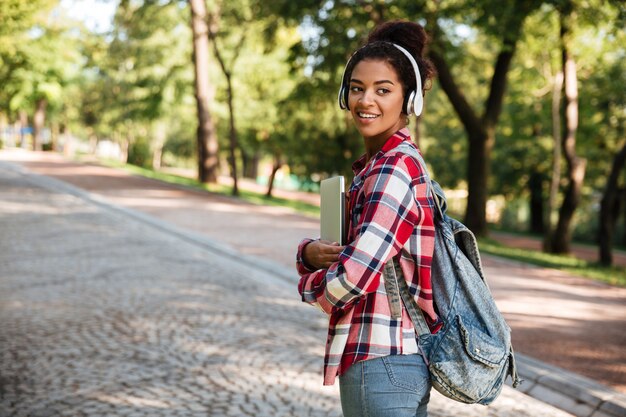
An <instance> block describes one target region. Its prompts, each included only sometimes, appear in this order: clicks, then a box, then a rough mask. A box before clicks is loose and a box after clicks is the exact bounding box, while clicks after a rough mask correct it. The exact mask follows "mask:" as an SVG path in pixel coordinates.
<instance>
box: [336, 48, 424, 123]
mask: <svg viewBox="0 0 626 417" xmlns="http://www.w3.org/2000/svg"><path fill="white" fill-rule="evenodd" d="M385 42H386V41H385ZM386 43H390V44H392V45H393V46H394V47H396V49H398V50H399V51H400V52H402V53H403V54H404V55H405V56H406V57H407V58H408V59H409V62H411V65H412V66H413V73H414V74H415V90H413V91H408V92H407V98H405V99H406V100H405V102H406V109H404V111H405V113H406V114H411V113H415V115H416V116H419V115H420V114H422V110H423V108H424V97H423V96H422V79H421V77H420V72H419V67H418V66H417V62H416V61H415V58H413V55H411V53H410V52H409V51H407V50H406V49H404V48H403V47H402V46H400V45H397V44H395V43H393V42H386ZM368 45H369V44H368ZM366 46H367V45H365V46H362V47H361V48H359V49H357V50H356V51H355V52H354V53H353V54H352V55H351V56H350V59H348V62H347V63H346V66H345V67H344V69H343V75H342V76H341V87H340V88H339V94H338V96H337V101H338V102H339V107H341V108H342V109H343V110H346V109H349V108H348V97H347V96H348V94H347V92H348V89H347V85H346V84H347V83H346V70H347V69H348V66H349V65H350V62H351V61H352V58H353V57H354V55H356V53H357V52H359V51H360V50H361V49H363V48H365V47H366Z"/></svg>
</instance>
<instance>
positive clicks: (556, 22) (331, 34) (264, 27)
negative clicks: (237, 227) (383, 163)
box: [0, 0, 626, 263]
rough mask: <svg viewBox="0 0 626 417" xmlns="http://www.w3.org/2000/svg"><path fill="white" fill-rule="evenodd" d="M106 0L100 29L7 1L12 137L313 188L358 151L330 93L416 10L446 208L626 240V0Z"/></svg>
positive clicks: (8, 135) (5, 122) (2, 73)
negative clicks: (355, 60)
mask: <svg viewBox="0 0 626 417" xmlns="http://www.w3.org/2000/svg"><path fill="white" fill-rule="evenodd" d="M95 1H100V2H101V3H110V2H113V3H114V6H115V13H114V16H113V18H112V20H111V22H110V24H107V25H106V26H105V27H104V28H103V29H102V30H92V29H90V28H88V27H86V26H85V25H84V23H82V22H81V21H77V20H76V19H73V18H71V17H70V16H69V14H68V13H67V11H68V8H70V7H72V5H73V4H75V3H73V2H72V1H70V0H63V1H61V2H59V1H55V0H29V1H26V0H0V19H1V21H2V23H3V24H2V25H1V26H0V132H1V136H0V141H2V142H3V143H4V144H5V146H6V145H14V146H22V147H28V148H33V149H41V148H42V147H43V148H45V149H49V148H57V149H59V150H62V151H64V152H65V153H67V154H71V153H73V151H74V150H80V151H82V152H98V153H100V154H108V155H109V156H114V157H117V158H121V159H123V160H124V161H127V162H129V163H133V164H137V165H141V166H146V167H151V168H154V169H174V168H176V169H188V170H193V172H196V173H197V176H198V178H199V179H200V180H201V181H203V182H212V181H216V180H217V178H218V176H219V175H227V176H229V177H231V178H232V180H231V183H232V184H234V185H235V187H234V188H233V190H234V192H236V191H237V181H238V180H239V179H240V178H252V179H255V180H258V181H259V182H262V183H264V184H267V186H268V188H267V193H268V195H271V193H272V189H273V188H272V186H273V185H274V184H275V183H276V184H277V183H278V178H279V177H281V178H282V179H290V180H291V184H290V185H291V186H292V187H293V186H299V187H300V188H302V189H313V190H314V189H315V186H316V183H317V182H318V181H319V180H320V179H323V178H325V177H328V176H330V175H336V174H343V175H347V176H348V177H351V175H352V174H351V168H350V166H351V162H352V161H353V160H354V159H356V157H358V156H359V155H360V153H361V152H362V149H363V148H362V143H361V139H360V137H359V135H358V132H357V131H356V130H355V129H354V128H353V127H352V124H351V121H350V120H349V115H348V114H347V113H345V112H342V111H340V110H339V109H338V107H337V105H336V94H337V87H338V83H339V78H340V76H341V73H342V71H343V68H344V66H345V63H346V60H347V59H348V57H349V56H350V54H351V53H352V52H353V51H354V50H355V49H356V48H358V46H359V45H361V44H362V43H363V41H364V39H365V37H366V36H367V34H368V33H369V31H370V30H371V29H372V28H373V27H374V26H375V25H376V24H377V23H379V22H382V21H386V20H390V19H409V20H413V21H417V22H419V23H421V24H423V25H424V26H425V27H426V29H427V31H428V32H429V34H430V35H431V37H432V39H433V42H432V46H431V48H430V50H429V55H430V57H431V59H432V60H433V62H434V63H435V65H436V67H437V69H438V72H439V78H438V79H436V80H435V81H434V82H433V84H432V85H431V86H430V91H429V92H428V93H427V95H426V109H425V112H424V115H423V116H422V117H420V118H419V120H415V119H413V120H411V124H410V129H411V130H412V132H413V135H414V137H415V140H416V142H418V143H419V146H420V147H421V148H422V150H423V152H424V154H425V156H426V160H427V162H428V163H429V164H430V168H431V171H432V173H433V175H434V177H435V178H436V179H437V180H438V181H439V182H440V183H441V184H442V185H443V186H444V187H445V188H447V189H449V190H450V191H449V192H448V195H449V197H450V208H451V210H452V211H453V212H454V213H453V214H455V215H456V216H464V218H465V221H466V223H467V224H468V225H469V226H470V227H471V228H472V229H473V230H474V231H475V232H476V233H477V234H486V233H487V232H488V226H489V227H498V228H503V229H506V230H516V231H528V232H532V233H535V234H538V235H541V236H544V241H545V249H546V250H547V251H552V252H567V251H568V247H569V242H570V241H571V240H572V239H578V240H583V241H588V242H590V243H596V242H600V243H601V245H600V246H601V247H602V251H603V253H604V255H603V256H602V259H603V262H605V263H610V262H611V257H610V251H611V245H613V244H619V245H625V244H626V227H625V224H626V172H625V171H626V170H625V168H624V165H625V163H626V162H625V160H626V156H625V155H626V154H625V151H624V149H625V148H624V147H625V144H626V137H625V136H624V135H625V131H626V129H625V126H626V98H625V96H626V93H625V91H626V68H625V64H624V62H625V59H626V56H625V55H626V47H625V46H624V45H626V35H625V33H624V31H623V27H624V23H625V22H626V7H625V6H624V5H623V2H620V1H602V0H584V1H583V0H545V1H542V0H533V1H526V2H517V1H512V0H511V1H499V0H498V1H496V0H480V1H471V2H470V1H465V0H440V1H432V0H417V1H415V0H411V1H409V0H394V1H388V0H323V1H316V0H302V1H298V2H294V1H290V0H275V1H271V2H267V1H260V0H232V1H224V0H189V1H183V0H159V1H148V0H118V1H116V0H110V1H108V0H95ZM198 7H201V8H204V9H205V13H206V14H205V15H204V17H201V18H200V19H201V21H200V22H196V23H201V24H204V29H202V28H201V27H200V26H202V25H200V26H198V27H194V25H193V19H192V16H194V14H192V10H196V9H197V8H198ZM196 15H198V14H197V12H196ZM198 16H199V15H198ZM202 30H204V32H202ZM194 39H195V40H196V41H202V43H203V45H204V46H203V48H205V50H204V52H202V54H204V55H201V54H199V53H198V51H197V50H194ZM196 47H197V45H196ZM199 57H200V58H201V59H202V60H203V62H204V64H203V65H204V66H201V67H198V66H197V64H198V62H197V58H199ZM194 64H196V65H194ZM198 70H199V73H198V72H197V71H198ZM198 76H200V77H202V83H199V82H198V79H199V78H198ZM199 103H200V104H199ZM107 149H108V151H107ZM111 149H114V150H116V151H115V152H112V151H111ZM282 185H283V186H284V185H286V184H282Z"/></svg>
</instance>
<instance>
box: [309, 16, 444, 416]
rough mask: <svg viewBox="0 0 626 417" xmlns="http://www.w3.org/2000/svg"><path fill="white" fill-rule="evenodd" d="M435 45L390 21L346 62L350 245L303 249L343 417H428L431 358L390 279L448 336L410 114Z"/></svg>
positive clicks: (343, 99) (342, 99)
mask: <svg viewBox="0 0 626 417" xmlns="http://www.w3.org/2000/svg"><path fill="white" fill-rule="evenodd" d="M426 41H427V37H426V33H425V32H424V29H423V28H422V27H421V26H420V25H418V24H415V23H411V22H402V21H396V22H389V23H386V24H383V25H381V26H379V27H377V28H376V29H375V30H374V32H373V33H372V34H370V36H369V38H368V42H367V43H366V44H365V45H364V46H363V47H362V48H360V49H359V50H357V51H356V52H355V53H354V54H353V55H352V57H351V58H350V60H349V61H348V63H347V64H346V68H345V71H344V75H343V77H342V80H341V88H340V90H339V95H338V101H339V106H340V107H341V108H342V109H346V110H349V111H350V114H351V115H352V119H353V120H354V124H355V126H356V127H357V129H358V130H359V132H360V133H361V136H362V137H363V144H364V148H365V154H364V155H363V156H362V157H361V158H359V159H358V160H357V161H355V163H354V164H353V169H354V174H355V176H354V179H353V181H352V185H351V186H350V190H349V203H348V206H349V209H348V210H349V213H348V217H349V227H348V238H347V242H348V244H347V245H346V246H339V245H338V244H337V243H336V242H329V241H323V240H319V239H316V240H314V239H305V240H303V241H302V242H301V243H300V246H299V247H298V255H297V259H298V263H297V268H298V272H299V274H300V282H299V284H298V290H299V291H300V294H301V296H302V300H303V301H304V302H307V303H310V304H313V305H316V306H318V307H319V308H321V309H322V310H323V311H324V312H325V313H327V314H328V315H329V316H330V317H329V328H328V338H327V344H326V357H325V364H324V383H325V384H326V385H331V384H333V383H334V381H335V379H336V377H337V376H339V388H340V393H341V406H342V409H343V413H344V416H345V417H357V416H363V415H369V416H372V417H376V416H397V417H400V416H407V417H408V416H411V417H425V416H426V415H427V411H426V407H427V405H428V401H429V398H430V387H431V385H430V378H429V372H428V369H427V366H426V363H425V361H424V359H423V356H422V355H424V354H425V352H424V351H422V350H421V349H422V346H420V345H419V341H418V339H417V337H416V332H415V329H414V326H413V323H412V321H411V318H410V317H409V315H408V313H407V311H406V309H405V307H404V306H403V305H398V304H397V303H395V302H392V301H393V299H394V297H396V296H395V295H394V292H393V291H392V290H391V289H390V290H389V293H388V290H387V282H385V279H384V278H383V268H384V267H385V265H386V264H387V263H389V262H390V261H393V264H395V265H396V267H397V268H396V271H397V274H398V279H404V280H405V281H406V284H407V286H408V288H409V289H410V290H409V291H410V292H411V294H412V295H413V296H414V297H415V300H416V302H417V304H418V305H419V306H420V308H421V310H422V313H423V315H424V317H425V318H426V321H427V322H428V325H429V326H430V330H431V331H432V332H437V331H438V330H439V328H440V327H441V320H440V319H439V317H438V316H437V313H436V309H435V306H434V303H433V297H432V290H431V280H430V265H431V260H432V256H433V250H434V224H433V207H434V201H433V200H432V197H431V194H430V188H429V181H428V177H427V175H426V174H425V172H426V171H425V167H423V166H422V165H421V162H420V161H419V160H418V158H416V157H415V156H414V155H416V154H417V153H418V152H419V150H418V149H416V147H415V145H414V144H413V142H412V141H411V138H410V136H409V131H408V129H407V128H406V125H407V117H408V115H409V114H416V115H418V116H419V115H420V114H421V112H422V109H423V95H424V89H423V87H422V86H423V85H425V84H426V82H427V81H428V79H430V78H431V77H432V76H433V75H434V70H433V67H432V65H431V64H430V63H429V62H428V61H427V60H426V59H424V58H423V57H422V53H423V51H424V46H425V44H426ZM396 285H397V284H396ZM396 300H397V297H396Z"/></svg>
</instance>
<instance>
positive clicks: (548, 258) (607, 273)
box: [100, 160, 626, 286]
mask: <svg viewBox="0 0 626 417" xmlns="http://www.w3.org/2000/svg"><path fill="white" fill-rule="evenodd" d="M100 162H101V163H102V164H104V165H107V166H110V167H115V168H120V169H123V170H125V171H126V172H128V173H131V174H134V175H141V176H144V177H147V178H153V179H157V180H160V181H165V182H168V183H171V184H178V185H182V186H186V187H191V188H194V189H198V190H204V191H207V192H210V193H215V194H220V195H225V196H230V195H232V187H230V186H225V185H219V184H203V183H201V182H199V181H197V180H195V179H192V178H187V177H182V176H179V175H174V174H166V173H164V172H159V171H154V170H152V169H147V168H141V167H138V166H135V165H129V164H124V163H120V162H117V161H111V160H101V161H100ZM239 198H240V199H242V200H244V201H247V202H249V203H252V204H262V205H271V206H280V207H289V208H291V209H293V210H295V211H297V212H299V213H302V214H306V215H309V216H313V217H319V207H318V206H315V205H312V204H307V203H303V202H300V201H295V200H288V199H285V198H278V197H267V196H265V195H264V194H260V193H255V192H251V191H247V190H241V189H240V190H239ZM478 244H479V247H480V250H481V252H482V253H487V254H490V255H495V256H500V257H503V258H507V259H513V260H516V261H521V262H526V263H529V264H533V265H537V266H542V267H547V268H554V269H559V270H563V271H566V272H569V273H572V274H575V275H578V276H582V277H586V278H591V279H594V280H597V281H603V282H606V283H609V284H611V285H619V286H626V268H618V267H612V268H610V267H604V266H601V265H599V264H597V263H592V262H587V261H584V260H581V259H577V258H574V257H571V256H564V255H553V254H547V253H543V252H539V251H533V250H527V249H518V248H512V247H508V246H505V245H502V244H501V243H499V242H497V241H495V240H493V239H488V238H481V239H479V242H478Z"/></svg>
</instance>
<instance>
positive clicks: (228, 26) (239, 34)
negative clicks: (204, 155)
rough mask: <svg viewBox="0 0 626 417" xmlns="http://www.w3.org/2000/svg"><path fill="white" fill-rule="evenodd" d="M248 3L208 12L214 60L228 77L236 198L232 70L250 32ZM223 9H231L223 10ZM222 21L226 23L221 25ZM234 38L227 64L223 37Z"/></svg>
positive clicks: (231, 157) (219, 6) (235, 136)
mask: <svg viewBox="0 0 626 417" xmlns="http://www.w3.org/2000/svg"><path fill="white" fill-rule="evenodd" d="M247 3H248V2H247V1H243V2H234V1H232V0H230V1H228V2H225V3H224V4H220V2H217V3H216V4H214V5H213V9H212V10H211V11H209V16H208V21H209V31H208V35H209V39H210V40H211V44H212V45H213V52H214V53H215V58H216V59H217V62H218V63H219V65H220V68H221V69H222V73H223V74H224V77H225V78H226V101H227V104H228V139H229V158H228V161H229V165H230V175H231V177H232V179H233V190H232V194H233V195H235V196H236V195H239V186H238V180H237V152H236V151H237V148H238V146H239V145H238V139H237V125H236V122H235V107H234V100H235V91H234V86H233V69H234V67H235V65H236V63H237V59H238V58H239V54H240V53H241V49H242V47H243V46H244V42H245V41H246V35H247V31H248V30H249V26H250V24H251V20H252V16H251V13H250V7H249V4H247ZM224 6H228V7H227V9H225V10H224ZM222 20H225V21H224V22H222ZM229 37H230V38H235V39H234V40H233V44H232V45H230V48H228V49H229V50H230V54H229V55H230V59H229V60H228V61H229V62H227V58H226V56H225V55H226V53H225V52H226V51H225V49H227V48H225V46H224V43H225V41H224V38H229Z"/></svg>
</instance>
